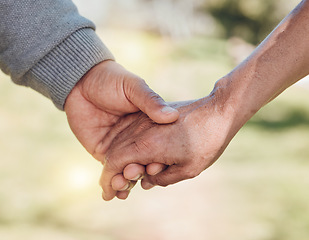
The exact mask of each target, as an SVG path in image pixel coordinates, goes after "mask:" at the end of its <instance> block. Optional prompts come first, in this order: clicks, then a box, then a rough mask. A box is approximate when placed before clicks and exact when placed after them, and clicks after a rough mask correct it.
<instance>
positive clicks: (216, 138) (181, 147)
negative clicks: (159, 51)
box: [101, 94, 237, 200]
mask: <svg viewBox="0 0 309 240" xmlns="http://www.w3.org/2000/svg"><path fill="white" fill-rule="evenodd" d="M174 106H175V107H176V108H177V109H178V111H179V112H180V117H179V119H178V120H177V121H176V122H175V123H172V124H167V125H162V124H161V125H160V124H156V123H154V122H153V121H151V120H150V119H149V118H148V117H147V116H146V115H145V114H143V113H136V114H133V115H130V116H128V117H127V118H126V119H123V121H124V122H126V124H124V123H121V125H126V128H125V130H123V129H121V130H119V129H117V128H118V127H117V126H116V127H115V128H114V129H113V130H112V131H111V132H110V133H109V134H111V135H112V136H111V138H113V139H114V140H113V142H112V144H111V146H110V148H109V150H108V151H107V154H106V163H105V166H104V169H103V173H102V177H101V186H102V188H103V198H104V199H105V200H111V199H113V198H114V197H115V196H116V195H117V197H119V198H122V199H124V198H126V197H127V195H128V194H127V193H126V192H124V193H122V192H121V191H119V190H121V186H122V185H123V184H125V183H126V179H125V178H127V179H130V177H128V176H126V175H128V173H129V172H130V170H132V169H133V168H131V169H128V167H130V166H134V165H130V164H132V163H134V164H136V165H135V166H138V164H140V165H144V166H146V165H148V166H147V172H148V173H149V172H151V171H152V170H151V168H152V167H157V170H158V171H157V172H159V173H157V174H156V173H155V171H152V173H150V174H147V175H146V176H145V178H144V179H143V180H142V187H143V188H144V189H149V188H151V187H152V186H154V185H160V186H167V185H170V184H173V183H177V182H179V181H181V180H185V179H189V178H193V177H195V176H197V175H199V174H200V173H201V172H202V171H203V170H205V169H206V168H208V167H209V166H210V165H211V164H213V163H214V162H215V161H216V160H217V159H218V157H219V156H220V155H221V154H222V152H223V151H224V149H225V148H226V146H227V145H228V143H229V142H230V140H231V139H232V137H233V136H234V134H236V132H237V129H235V128H233V126H232V122H233V117H234V115H233V110H232V109H231V108H229V107H228V106H226V105H225V102H224V99H223V98H218V97H216V96H215V95H214V94H212V95H210V96H208V97H206V98H203V99H200V100H197V101H191V102H182V103H177V104H174ZM114 130H115V132H114ZM122 130H123V131H122ZM116 134H117V136H116ZM154 164H159V165H154ZM163 165H165V166H166V168H165V169H163V168H162V166H163ZM160 168H161V169H160ZM148 170H149V171H148ZM161 170H163V171H161ZM160 171H161V172H160ZM122 173H123V174H124V176H122ZM151 175H153V176H151Z"/></svg>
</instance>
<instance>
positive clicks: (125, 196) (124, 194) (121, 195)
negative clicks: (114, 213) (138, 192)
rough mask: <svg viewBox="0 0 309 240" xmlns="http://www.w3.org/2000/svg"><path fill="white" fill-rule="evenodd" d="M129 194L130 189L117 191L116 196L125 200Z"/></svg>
mask: <svg viewBox="0 0 309 240" xmlns="http://www.w3.org/2000/svg"><path fill="white" fill-rule="evenodd" d="M129 194H130V191H122V192H117V194H116V197H117V198H118V199H120V200H125V199H127V198H128V196H129Z"/></svg>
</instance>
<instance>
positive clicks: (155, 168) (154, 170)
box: [146, 163, 167, 176]
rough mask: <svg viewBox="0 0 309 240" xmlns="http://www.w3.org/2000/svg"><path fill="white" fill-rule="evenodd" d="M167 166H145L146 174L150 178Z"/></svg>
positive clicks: (154, 164)
mask: <svg viewBox="0 0 309 240" xmlns="http://www.w3.org/2000/svg"><path fill="white" fill-rule="evenodd" d="M165 168H167V166H166V165H165V164H162V163H150V164H148V165H147V166H146V172H147V174H148V175H150V176H154V175H156V174H158V173H160V172H162V171H163V170H164V169H165Z"/></svg>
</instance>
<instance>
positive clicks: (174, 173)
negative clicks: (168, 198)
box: [143, 165, 191, 187]
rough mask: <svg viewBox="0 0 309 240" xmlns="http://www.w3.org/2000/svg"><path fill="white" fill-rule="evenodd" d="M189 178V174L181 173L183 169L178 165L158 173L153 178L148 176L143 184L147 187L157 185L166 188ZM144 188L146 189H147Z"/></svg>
mask: <svg viewBox="0 0 309 240" xmlns="http://www.w3.org/2000/svg"><path fill="white" fill-rule="evenodd" d="M188 178H191V176H190V177H189V173H187V172H185V171H183V167H182V166H179V165H171V166H169V167H168V168H166V169H165V170H164V171H163V172H160V173H158V174H156V175H155V176H149V175H147V177H145V179H143V180H144V184H143V186H145V184H146V183H147V184H146V185H147V186H150V185H158V186H163V187H166V186H168V185H171V184H174V183H177V182H180V181H182V180H185V179H188ZM147 186H146V187H147Z"/></svg>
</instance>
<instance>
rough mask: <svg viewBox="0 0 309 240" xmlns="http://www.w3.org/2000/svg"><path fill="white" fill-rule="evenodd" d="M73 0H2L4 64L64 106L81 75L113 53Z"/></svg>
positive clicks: (16, 79)
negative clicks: (79, 11) (79, 12)
mask: <svg viewBox="0 0 309 240" xmlns="http://www.w3.org/2000/svg"><path fill="white" fill-rule="evenodd" d="M94 29H95V26H94V24H93V23H92V22H91V21H89V20H87V19H85V18H83V17H81V16H80V15H79V14H78V11H77V9H76V7H75V5H74V4H73V3H72V1H71V0H1V1H0V68H1V70H2V71H3V72H5V73H6V74H9V75H10V76H11V78H12V80H13V81H14V82H15V83H17V84H20V85H24V86H28V87H31V88H33V89H34V90H36V91H38V92H40V93H42V94H43V95H45V96H46V97H48V98H50V99H51V100H52V101H53V102H54V104H55V105H56V106H57V107H58V108H59V109H63V106H64V103H65V99H66V97H67V96H68V94H69V93H70V91H71V90H72V88H73V87H74V86H75V84H76V83H77V82H78V81H79V80H80V78H81V77H82V76H83V75H84V74H85V73H86V72H87V71H88V70H89V69H90V68H92V67H93V66H94V65H96V64H97V63H99V62H101V61H103V60H107V59H113V55H112V54H111V53H110V52H109V50H108V49H107V48H106V46H105V45H104V44H103V43H102V42H101V40H100V39H99V38H98V36H97V35H96V34H95V32H94Z"/></svg>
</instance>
